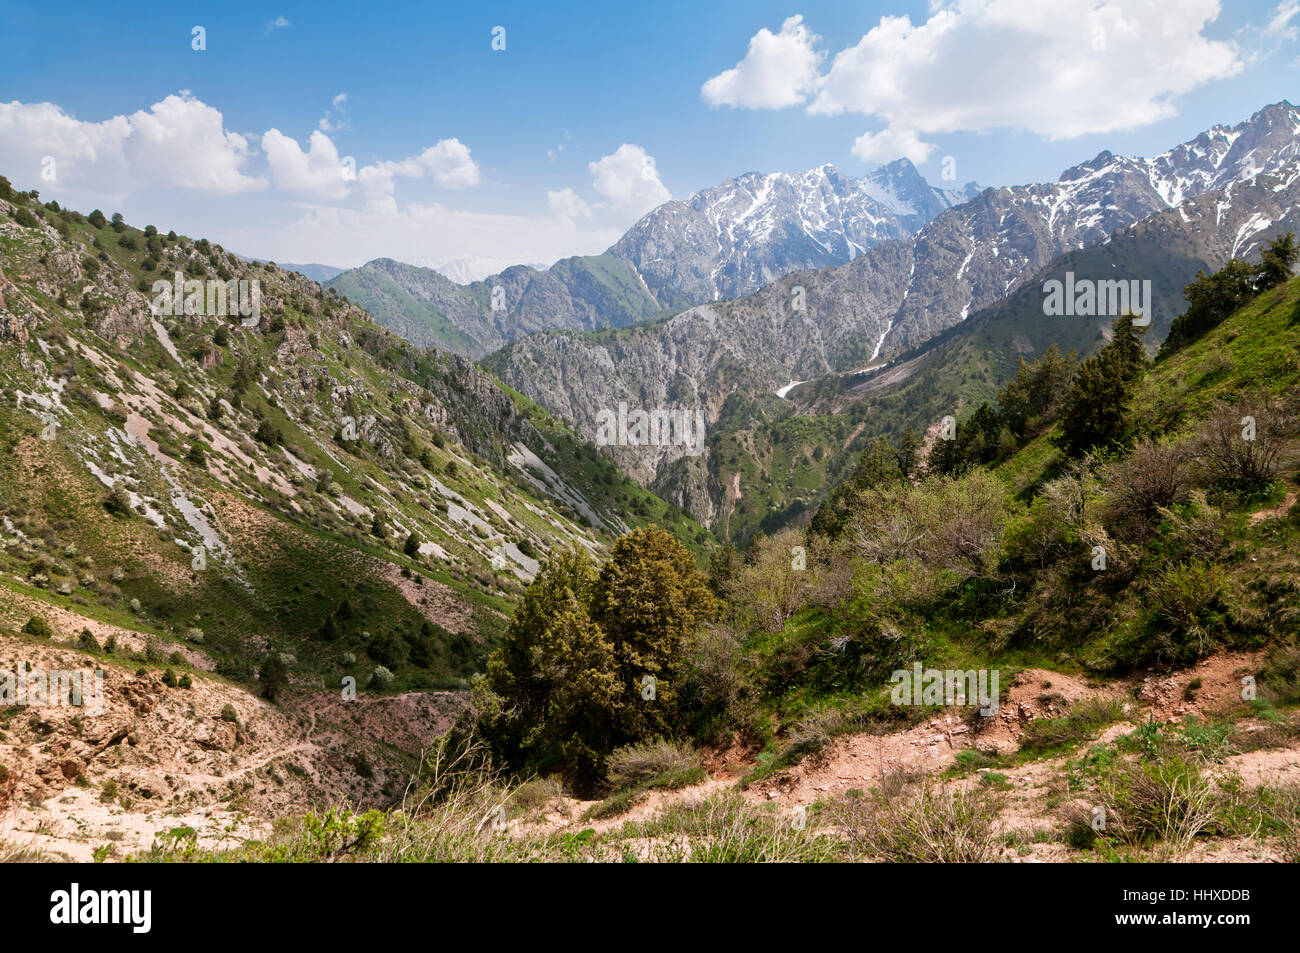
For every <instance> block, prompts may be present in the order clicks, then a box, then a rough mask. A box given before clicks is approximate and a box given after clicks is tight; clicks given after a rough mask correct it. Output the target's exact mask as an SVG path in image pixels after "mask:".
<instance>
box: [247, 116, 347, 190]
mask: <svg viewBox="0 0 1300 953" xmlns="http://www.w3.org/2000/svg"><path fill="white" fill-rule="evenodd" d="M262 151H263V152H264V153H265V154H266V164H267V168H269V169H270V171H271V179H272V181H273V182H274V183H275V186H276V188H280V189H287V190H289V191H291V192H301V193H303V194H305V195H311V196H315V197H317V198H323V199H341V198H345V197H346V196H347V194H348V170H347V169H346V167H345V166H344V164H343V162H342V161H341V160H340V159H339V152H338V149H337V148H335V146H334V142H333V141H332V140H331V139H330V137H329V136H327V135H325V133H323V132H320V131H319V130H317V131H316V132H313V133H312V134H311V139H310V140H309V148H308V151H307V152H303V151H302V148H301V147H300V146H299V145H298V141H297V140H296V139H293V138H291V137H289V136H286V135H285V134H284V133H282V132H280V130H279V129H269V130H267V132H266V134H265V135H264V136H262Z"/></svg>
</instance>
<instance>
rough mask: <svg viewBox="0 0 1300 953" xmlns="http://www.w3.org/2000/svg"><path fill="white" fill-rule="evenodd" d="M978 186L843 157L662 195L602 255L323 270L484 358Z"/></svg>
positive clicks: (814, 252) (659, 301)
mask: <svg viewBox="0 0 1300 953" xmlns="http://www.w3.org/2000/svg"><path fill="white" fill-rule="evenodd" d="M978 192H979V188H978V186H976V185H975V184H974V183H969V184H968V185H966V186H965V188H963V189H949V190H945V189H937V188H934V187H932V186H930V185H929V184H928V183H926V181H925V180H924V179H923V178H922V177H921V175H920V173H919V172H917V170H916V167H915V166H913V165H912V163H911V162H910V161H908V160H907V159H899V160H898V161H896V162H892V163H890V164H888V165H884V166H881V167H880V168H878V169H876V170H875V171H873V172H872V173H870V174H868V175H867V176H864V177H863V178H851V177H849V176H845V175H843V174H841V173H840V172H839V171H838V170H837V169H836V168H835V167H834V166H832V165H824V166H821V167H819V168H816V169H810V170H809V171H807V172H802V173H784V172H780V173H771V174H762V173H756V172H751V173H746V174H745V175H742V176H738V177H737V178H734V179H728V180H727V181H726V182H724V183H722V184H721V185H718V186H716V187H714V188H710V189H705V190H703V191H700V192H696V193H695V194H694V195H692V196H690V197H689V198H688V199H686V200H685V201H681V202H676V201H674V202H666V203H664V204H663V205H661V206H659V207H658V208H655V209H654V210H652V211H651V212H649V213H647V214H646V215H645V216H644V217H642V218H641V219H640V220H639V221H638V222H637V223H636V224H635V225H633V226H632V228H630V229H629V230H628V231H627V233H626V234H625V235H624V236H623V237H622V238H621V239H619V241H618V242H616V243H615V244H614V245H613V246H612V247H610V248H609V250H608V251H607V252H606V253H605V254H603V255H594V256H580V257H573V258H566V259H563V260H562V261H559V262H557V263H556V264H554V265H552V266H551V267H550V268H547V269H539V268H536V267H531V266H524V265H516V266H513V267H510V268H506V269H504V270H502V271H500V272H497V273H496V274H492V275H489V276H487V277H486V278H483V279H481V280H478V281H470V282H467V283H463V284H457V283H456V281H454V280H452V278H449V277H447V274H446V272H447V269H446V268H445V267H443V268H436V269H435V268H421V267H417V266H414V265H409V264H402V263H399V262H395V261H393V260H391V259H377V260H375V261H371V262H368V263H367V264H365V265H363V266H361V267H360V268H355V269H351V270H349V271H346V272H343V273H342V274H339V275H337V276H328V277H327V278H326V279H322V280H325V281H326V283H327V284H328V285H329V286H330V287H333V288H337V289H338V290H339V292H340V293H342V294H344V295H346V296H347V297H348V298H349V299H351V300H353V301H356V302H357V303H358V304H360V305H362V306H363V307H365V308H366V310H367V311H369V312H370V313H371V314H373V315H374V316H375V318H376V320H378V321H379V322H380V323H382V324H384V325H386V326H387V327H390V328H392V329H394V330H395V331H397V332H398V333H400V334H402V335H404V336H405V337H407V338H409V339H410V340H412V341H414V342H416V343H418V344H422V345H427V346H438V347H443V348H446V349H448V350H452V351H455V352H457V353H460V354H463V355H466V356H468V357H472V358H480V357H483V356H484V355H486V354H488V353H490V352H491V351H494V350H497V349H498V348H500V347H502V346H504V345H505V344H508V343H509V342H511V341H514V340H517V339H518V338H520V337H522V336H524V335H526V334H530V333H533V332H536V331H545V330H556V329H563V330H573V331H583V330H596V329H603V328H623V327H629V326H631V325H634V324H639V323H641V322H643V321H645V320H647V319H648V318H651V317H654V316H656V315H659V314H661V313H667V312H671V311H674V310H679V309H681V308H684V307H690V306H692V305H698V304H704V303H706V302H710V301H716V300H718V299H720V298H730V297H736V296H738V295H743V294H748V293H750V292H752V291H756V290H757V289H758V288H760V287H762V286H763V285H765V284H767V283H768V282H770V281H772V280H773V279H774V278H776V277H779V276H780V275H782V274H785V273H786V272H789V271H793V270H799V269H806V268H821V267H827V266H831V265H837V264H845V263H847V262H849V261H852V260H853V259H854V258H855V257H856V256H858V255H861V254H862V253H863V252H864V251H865V250H867V249H869V248H872V247H874V246H875V245H877V244H879V243H880V242H882V241H886V240H888V239H896V238H902V237H906V236H908V235H911V234H912V233H913V232H915V231H916V230H917V229H918V228H920V227H921V226H923V225H925V223H927V222H929V221H931V220H932V219H933V218H934V217H935V216H937V215H939V214H940V213H941V212H943V211H944V210H945V209H948V208H951V207H953V206H954V205H957V204H959V203H961V202H964V201H966V200H968V199H969V198H971V197H972V196H974V195H976V194H978ZM457 273H459V274H470V273H473V269H472V268H471V269H470V270H469V271H466V270H465V269H463V268H462V269H460V270H459V271H458V272H453V273H452V274H453V277H454V276H455V274H457ZM496 288H499V289H501V290H500V291H499V292H498V297H497V300H496V302H495V304H494V302H493V298H492V293H493V289H496Z"/></svg>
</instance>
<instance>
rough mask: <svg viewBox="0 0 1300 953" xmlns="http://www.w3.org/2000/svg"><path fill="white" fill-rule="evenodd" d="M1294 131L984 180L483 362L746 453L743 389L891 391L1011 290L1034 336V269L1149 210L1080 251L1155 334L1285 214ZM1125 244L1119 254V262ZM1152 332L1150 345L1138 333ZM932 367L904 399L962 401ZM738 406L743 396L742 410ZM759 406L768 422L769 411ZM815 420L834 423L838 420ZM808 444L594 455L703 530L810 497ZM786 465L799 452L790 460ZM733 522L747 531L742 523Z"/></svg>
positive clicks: (540, 392) (1234, 131)
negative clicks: (815, 247)
mask: <svg viewBox="0 0 1300 953" xmlns="http://www.w3.org/2000/svg"><path fill="white" fill-rule="evenodd" d="M1298 133H1300V114H1298V113H1297V110H1296V109H1295V107H1294V106H1292V105H1291V104H1290V103H1287V102H1281V103H1277V104H1275V105H1272V106H1268V107H1266V108H1264V109H1261V110H1260V111H1259V112H1257V113H1256V114H1255V115H1253V116H1252V117H1250V119H1248V120H1246V121H1244V122H1242V123H1240V124H1238V125H1235V126H1216V127H1214V128H1212V129H1209V130H1207V131H1205V132H1204V133H1202V134H1200V135H1199V136H1197V137H1196V138H1194V139H1192V140H1191V141H1189V142H1186V143H1183V144H1181V145H1178V146H1176V147H1174V148H1172V149H1170V150H1169V151H1167V152H1165V153H1163V154H1161V155H1158V156H1156V157H1154V158H1150V159H1143V158H1131V157H1120V156H1115V155H1112V154H1111V153H1109V152H1103V153H1101V154H1100V155H1098V156H1097V157H1096V158H1094V159H1093V160H1091V161H1089V162H1086V163H1083V164H1081V165H1078V166H1075V167H1073V168H1071V169H1068V170H1066V171H1065V172H1064V173H1062V175H1061V176H1060V178H1059V179H1058V181H1057V182H1055V183H1046V184H1039V185H1030V186H1014V187H1006V188H997V189H987V190H984V191H983V192H980V193H979V194H978V195H977V196H975V197H974V198H973V199H971V200H970V201H968V202H966V203H964V204H961V205H957V206H954V207H952V208H949V209H947V210H944V211H943V212H941V213H940V214H939V215H938V216H937V217H935V218H934V219H933V220H932V221H930V222H929V223H928V224H926V225H924V226H923V227H922V228H921V229H920V231H918V232H917V233H916V234H915V235H912V236H908V237H904V238H898V239H890V240H886V241H882V242H880V243H879V244H877V245H875V246H874V247H872V248H870V249H868V250H867V251H866V252H864V253H863V254H861V255H858V256H857V257H855V258H854V259H853V261H851V262H849V263H848V264H845V265H840V266H838V267H831V268H824V269H819V270H815V271H796V272H792V273H789V274H786V275H785V276H783V277H781V278H780V279H778V280H776V281H774V282H772V283H771V284H769V285H767V286H766V287H764V288H762V289H761V290H760V291H758V292H756V293H754V294H752V295H749V296H746V297H743V298H738V299H734V300H728V301H722V302H716V303H710V304H705V305H700V306H696V307H693V308H689V309H687V310H684V311H682V312H680V313H678V314H676V315H673V316H671V317H669V318H667V319H666V320H662V321H659V322H655V323H652V324H649V325H643V326H640V327H636V328H631V329H627V330H622V331H614V332H601V333H595V334H577V333H573V332H568V331H561V332H555V333H551V334H545V335H535V336H532V337H529V338H525V339H523V340H520V341H517V342H515V343H514V344H512V345H511V346H509V347H508V348H505V349H503V350H502V351H501V352H499V353H497V354H494V355H492V356H491V357H490V358H489V359H488V360H487V362H486V363H487V366H488V367H489V368H490V369H491V370H493V372H494V373H496V374H497V375H498V376H499V377H500V378H501V379H502V380H503V381H504V382H505V383H506V384H508V385H509V386H511V387H512V388H515V389H516V390H519V391H521V392H523V393H525V394H527V395H529V396H530V397H532V398H533V399H535V400H537V401H538V402H539V403H540V404H542V405H543V406H545V407H547V408H548V409H551V410H553V411H554V412H556V413H557V414H559V415H560V416H562V417H564V418H565V419H567V420H569V421H570V422H572V423H573V424H574V425H575V426H577V427H578V429H579V430H580V431H582V432H586V433H589V434H590V433H591V432H592V430H593V427H594V421H595V419H596V416H597V415H598V414H599V412H600V411H601V410H602V409H605V408H609V407H613V406H617V404H618V403H619V402H627V403H629V405H630V406H640V407H645V408H658V407H669V406H690V407H694V406H699V407H700V408H701V409H702V410H703V413H704V416H705V419H706V422H707V425H708V427H709V431H710V438H709V444H710V447H714V446H716V443H715V441H723V442H727V441H728V440H729V435H731V434H734V433H735V432H736V431H737V430H743V431H745V432H746V433H747V434H749V436H748V437H747V440H746V442H745V443H746V446H747V447H748V448H749V452H755V453H757V452H760V447H761V446H762V445H765V444H766V443H767V441H765V440H759V441H758V445H757V446H756V445H755V444H754V439H753V436H754V435H753V434H752V433H750V430H751V425H752V424H753V423H754V421H755V420H756V419H758V418H755V417H754V415H753V412H752V407H751V405H753V404H754V402H756V401H757V402H758V403H760V404H761V403H763V401H764V400H765V399H767V398H771V399H772V400H778V401H779V400H780V398H776V397H775V396H774V394H775V392H778V391H780V392H781V393H782V395H783V397H786V398H795V399H797V397H798V388H797V387H791V386H790V385H791V384H794V383H796V382H806V381H810V380H816V379H825V378H836V379H838V378H840V377H841V376H843V377H846V378H848V379H851V380H853V381H854V382H856V383H858V384H861V386H863V387H869V388H870V389H871V390H872V391H873V392H883V393H888V392H890V391H891V390H892V389H896V388H899V387H902V386H905V385H904V381H906V380H907V379H908V378H909V377H910V376H911V375H913V374H914V373H916V370H917V367H918V364H921V363H925V360H922V361H914V360H913V359H914V358H916V357H918V356H919V352H918V349H923V348H924V346H925V345H926V344H927V342H930V341H932V340H934V339H936V337H937V336H939V335H941V334H943V332H945V331H948V330H949V329H954V328H962V329H963V330H964V329H965V328H969V329H970V330H969V331H968V332H966V333H969V334H972V335H978V334H980V333H981V331H982V329H983V328H984V326H985V325H984V320H985V318H984V316H983V315H981V312H984V311H992V310H993V309H996V308H997V307H998V306H999V305H1000V304H1001V303H1002V302H1004V301H1006V300H1007V299H1008V297H1009V296H1012V295H1014V294H1015V293H1016V292H1017V290H1018V289H1022V288H1023V289H1025V292H1024V297H1023V298H1021V299H1018V300H1020V302H1021V305H1022V306H1021V307H1020V309H1019V312H1018V313H1019V314H1020V318H1019V321H1020V323H1021V324H1022V325H1024V327H1023V328H1022V329H1021V330H1020V331H1018V332H1014V333H1012V334H1011V335H1010V336H1009V337H1010V339H1011V340H1014V341H1016V342H1017V343H1016V346H1017V347H1018V348H1019V352H1020V353H1023V354H1025V355H1026V356H1030V355H1031V354H1032V353H1033V352H1034V350H1035V349H1036V348H1038V347H1039V346H1041V347H1045V346H1046V343H1047V341H1046V339H1047V338H1048V337H1050V336H1051V334H1052V333H1055V331H1060V330H1062V329H1063V325H1062V324H1061V322H1062V320H1063V319H1060V318H1054V319H1047V318H1046V317H1045V316H1044V315H1043V314H1042V310H1043V309H1042V293H1041V290H1040V289H1041V283H1042V281H1043V280H1045V272H1047V271H1048V270H1049V269H1050V268H1052V266H1053V263H1056V262H1060V261H1061V260H1062V256H1065V255H1069V254H1071V253H1078V252H1080V251H1082V250H1085V249H1093V248H1104V247H1106V246H1108V245H1110V244H1111V243H1113V242H1114V241H1115V238H1116V235H1117V233H1123V231H1124V230H1125V229H1132V228H1134V227H1135V226H1139V223H1146V224H1145V226H1143V227H1142V237H1143V240H1142V241H1141V242H1139V243H1137V244H1132V243H1126V242H1120V243H1119V244H1117V245H1115V247H1114V248H1113V249H1111V250H1110V252H1109V253H1107V254H1103V255H1100V256H1098V257H1097V258H1096V259H1095V263H1096V264H1097V265H1098V267H1102V266H1103V265H1104V267H1105V269H1106V270H1105V271H1104V273H1099V274H1097V275H1094V277H1097V278H1105V279H1112V278H1124V279H1152V280H1153V286H1154V288H1155V291H1154V294H1155V298H1156V300H1155V306H1154V312H1155V329H1156V333H1157V334H1158V333H1160V331H1161V330H1162V329H1164V328H1167V327H1168V322H1169V321H1170V320H1171V319H1172V317H1173V316H1174V315H1176V314H1178V313H1179V312H1180V311H1181V310H1182V301H1181V294H1180V290H1181V287H1182V285H1183V284H1184V283H1185V282H1186V280H1187V279H1188V278H1190V277H1191V276H1192V275H1194V274H1195V272H1196V270H1197V269H1198V268H1201V267H1217V266H1218V265H1220V264H1222V263H1223V262H1224V261H1225V260H1226V259H1227V258H1229V257H1233V256H1237V257H1246V258H1248V257H1251V256H1255V255H1258V252H1259V250H1260V248H1261V247H1262V245H1263V244H1264V243H1265V242H1266V241H1267V240H1268V239H1269V238H1271V237H1272V236H1273V235H1275V234H1278V233H1279V232H1282V231H1285V230H1287V229H1293V228H1295V227H1296V225H1297V212H1296V208H1297V206H1298V205H1300V139H1298ZM1124 249H1129V253H1128V254H1127V255H1126V254H1123V253H1122V252H1123V250H1124ZM1135 249H1136V250H1135ZM1058 271H1060V269H1058ZM796 303H799V304H802V305H803V307H802V309H800V308H799V307H796ZM977 318H978V319H979V320H975V319H977ZM1110 320H1111V318H1110V317H1103V316H1095V317H1092V318H1085V319H1078V323H1076V324H1075V325H1073V326H1070V327H1068V328H1067V329H1066V335H1065V336H1067V337H1074V338H1080V337H1081V338H1082V339H1083V340H1081V341H1080V342H1079V343H1080V344H1081V345H1083V346H1085V347H1093V346H1096V344H1097V343H1099V342H1100V341H1101V340H1102V339H1103V338H1102V335H1103V334H1104V333H1105V330H1106V327H1107V326H1108V324H1109V322H1110ZM1043 321H1051V322H1053V325H1052V328H1053V329H1054V330H1050V331H1049V333H1048V334H1044V333H1042V329H1036V328H1034V327H1033V326H1034V325H1036V324H1037V323H1039V322H1043ZM954 333H958V334H961V333H962V332H961V331H958V332H954ZM1017 334H1019V338H1017V337H1016V335H1017ZM1035 340H1037V342H1039V343H1037V344H1036V343H1035ZM1152 343H1158V341H1154V336H1153V339H1152ZM1006 357H1007V355H1005V354H1003V355H996V356H994V357H993V358H991V359H990V360H981V359H979V358H978V357H977V358H974V359H973V360H974V361H975V363H976V365H977V366H978V367H979V368H980V370H979V372H978V374H977V376H978V377H979V379H980V382H981V386H982V387H983V388H984V389H985V390H986V391H987V389H988V388H990V387H994V386H996V384H998V383H1000V382H1001V381H1000V380H998V379H997V376H998V374H1005V373H1006V372H1007V370H1008V364H1011V365H1013V364H1014V361H1011V362H1008V361H1007V359H1006ZM900 358H906V360H900ZM926 360H928V359H926ZM993 367H996V368H997V369H998V371H997V373H994V372H993V371H992V370H991V368H993ZM1010 369H1011V370H1012V371H1013V370H1014V367H1013V366H1012V367H1011V368H1010ZM867 371H870V373H863V372H867ZM938 378H939V380H936V381H935V386H940V383H941V382H942V385H943V387H944V388H946V389H941V391H940V392H937V393H934V394H931V395H929V396H928V397H927V398H926V399H925V400H920V401H919V402H915V401H914V403H913V406H927V407H929V406H932V405H936V404H943V405H946V406H948V407H950V408H951V409H958V406H957V401H958V399H959V394H958V393H957V392H956V390H955V389H954V388H955V387H959V386H960V384H962V383H963V382H962V381H958V382H956V384H954V382H953V381H952V378H951V376H950V375H948V374H939V375H938ZM949 385H952V386H949ZM729 403H730V406H729ZM769 403H770V401H769ZM743 407H750V408H751V409H750V410H749V411H745V412H744V413H742V412H741V410H740V408H743ZM775 413H776V414H777V416H778V417H780V416H781V413H782V412H781V411H780V410H779V409H778V410H777V411H775ZM761 416H762V415H760V417H761ZM916 422H918V423H924V422H923V421H916ZM858 423H860V424H861V426H857V425H856V424H855V426H854V427H851V428H849V429H848V431H847V433H846V436H847V437H849V438H850V439H849V440H848V441H847V442H846V443H844V444H843V445H841V446H837V447H834V448H831V449H833V451H834V452H832V453H831V454H830V456H831V457H832V458H834V459H841V460H842V459H843V458H844V457H845V456H848V455H851V454H852V452H853V451H854V448H855V447H857V446H859V442H860V441H862V440H865V439H867V438H868V437H869V436H870V435H871V433H872V432H873V429H875V428H876V427H878V426H881V425H882V423H881V418H880V417H879V415H876V417H875V418H874V420H860V421H858ZM890 426H893V423H892V422H891V424H890ZM759 429H760V430H761V429H762V428H761V427H760V428H759ZM831 429H832V430H836V431H838V429H839V425H838V424H836V426H834V427H832V428H831ZM768 449H769V451H770V447H769V448H768ZM807 449H808V452H809V454H810V456H809V459H808V461H804V462H801V463H796V464H792V466H793V470H792V471H791V472H790V473H786V474H782V475H781V477H780V478H779V479H776V478H774V476H773V475H772V474H771V473H769V472H767V470H766V465H765V464H761V463H758V462H754V465H753V466H751V467H746V466H743V465H741V464H740V463H739V462H738V463H737V464H736V465H735V468H734V469H733V468H732V467H730V466H720V465H719V461H718V458H717V455H716V454H704V455H689V456H688V455H686V454H684V453H683V452H682V451H681V450H680V448H674V447H664V446H658V447H632V446H624V447H613V448H610V450H609V452H610V453H611V454H612V455H613V456H614V458H615V459H616V460H617V461H618V462H619V464H620V466H622V467H623V468H624V469H625V470H626V471H627V472H629V473H631V474H633V475H634V476H635V477H636V478H637V479H638V480H640V481H642V482H643V483H645V484H646V485H650V486H654V487H656V488H658V489H659V490H660V492H662V493H664V494H666V495H667V496H668V497H669V498H670V499H673V500H675V501H676V502H678V503H679V504H681V505H683V506H684V507H686V508H687V509H689V510H690V511H691V512H692V513H693V514H694V515H695V516H696V517H697V518H698V519H700V520H701V521H703V522H705V523H706V524H708V525H712V526H718V525H719V523H720V521H721V520H722V519H724V518H726V517H727V515H728V514H729V513H730V512H731V511H732V510H733V509H735V508H736V507H737V506H744V507H752V508H753V511H754V514H755V519H758V518H759V517H757V515H756V514H757V512H758V511H759V510H762V509H764V508H767V510H768V514H767V515H768V516H770V515H771V513H772V512H776V513H781V512H785V511H786V509H787V508H788V507H789V506H792V505H797V504H799V503H800V502H803V503H807V502H808V501H809V500H810V499H812V498H815V496H816V493H817V490H816V489H815V487H817V486H819V485H820V479H821V477H822V476H824V472H825V466H826V464H825V463H824V462H823V461H825V460H826V458H827V457H826V454H827V451H828V448H827V447H822V448H821V450H820V451H819V456H818V460H817V464H816V465H815V466H814V465H813V464H812V463H811V452H812V449H813V448H811V447H809V448H807ZM786 450H787V451H789V450H790V448H786ZM785 455H786V456H788V452H787V454H785ZM740 456H742V457H743V456H744V454H741V455H740ZM777 457H781V458H783V455H779V454H778V455H777ZM796 458H797V459H799V460H802V455H801V454H796ZM770 462H771V461H768V463H770ZM809 468H810V469H811V472H805V471H806V470H807V469H809ZM746 471H748V472H751V473H752V474H754V475H756V478H757V479H759V480H760V485H759V486H757V487H755V486H746V485H745V480H744V478H743V473H744V472H746ZM774 479H775V481H776V483H780V482H785V481H788V482H789V484H790V487H789V488H787V489H786V490H785V491H784V492H777V491H776V490H772V493H771V494H770V495H768V494H765V493H764V490H769V489H772V488H769V487H768V486H767V485H766V483H764V482H761V481H767V480H774ZM742 500H744V501H747V502H745V503H743V504H742V503H741V502H740V501H742ZM746 525H747V526H748V528H749V530H750V531H752V530H753V529H754V528H755V526H756V523H755V522H754V520H751V521H749V522H748V523H746Z"/></svg>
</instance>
